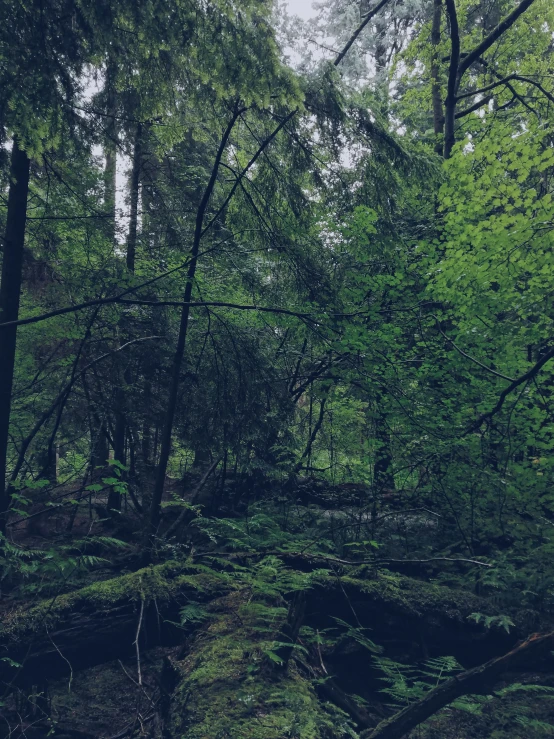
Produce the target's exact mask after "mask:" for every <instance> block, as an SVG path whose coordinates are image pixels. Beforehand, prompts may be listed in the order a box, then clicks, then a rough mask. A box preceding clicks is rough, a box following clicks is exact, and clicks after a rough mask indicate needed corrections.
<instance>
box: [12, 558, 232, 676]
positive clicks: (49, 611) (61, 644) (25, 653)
mask: <svg viewBox="0 0 554 739" xmlns="http://www.w3.org/2000/svg"><path fill="white" fill-rule="evenodd" d="M231 587H232V585H231V584H230V583H229V581H228V579H226V578H225V577H224V576H223V575H220V574H219V573H217V572H215V571H209V570H207V568H204V567H202V566H200V565H194V564H189V563H176V562H168V563H166V564H163V565H158V566H155V567H147V568H144V569H142V570H138V571H137V572H134V573H131V574H127V575H121V576H120V577H117V578H113V579H111V580H104V581H102V582H98V583H94V584H92V585H89V586H87V587H85V588H81V589H79V590H76V591H74V592H73V593H66V594H63V595H57V596H54V597H52V598H49V599H46V600H42V601H39V602H38V603H36V604H35V605H32V606H30V607H29V606H20V607H17V608H14V609H12V610H10V611H7V612H4V613H3V614H2V619H1V625H0V658H4V657H7V658H8V659H7V660H4V659H0V684H1V683H3V684H4V685H5V686H6V687H8V688H9V687H10V686H11V687H13V686H17V685H28V684H30V682H32V684H38V683H40V682H41V681H42V680H46V679H52V678H54V679H55V678H57V677H62V676H64V675H67V674H70V673H71V672H72V671H73V670H80V669H84V668H86V667H92V666H94V665H98V664H102V663H103V662H107V661H109V660H112V659H116V658H119V657H126V656H128V655H129V654H132V653H133V652H134V651H135V648H136V647H135V646H134V643H135V641H136V640H137V628H138V626H139V618H140V613H141V611H142V613H143V619H142V622H141V624H140V626H141V628H140V633H139V634H138V637H139V638H140V644H141V646H142V647H151V646H156V645H158V644H172V643H177V642H178V641H181V640H182V638H183V632H182V630H181V629H179V628H178V627H177V626H176V625H175V622H178V620H179V609H180V608H181V607H182V606H183V605H184V604H185V603H187V602H188V601H190V600H193V601H196V602H202V601H204V602H205V601H207V600H210V599H213V598H215V597H217V596H218V595H221V594H222V593H224V592H227V591H228V590H229V589H231Z"/></svg>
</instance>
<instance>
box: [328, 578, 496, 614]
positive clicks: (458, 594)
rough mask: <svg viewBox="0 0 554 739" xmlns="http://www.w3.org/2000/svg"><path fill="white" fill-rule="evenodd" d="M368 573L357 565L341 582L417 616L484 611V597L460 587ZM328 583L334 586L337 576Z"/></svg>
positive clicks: (372, 598)
mask: <svg viewBox="0 0 554 739" xmlns="http://www.w3.org/2000/svg"><path fill="white" fill-rule="evenodd" d="M368 574H369V573H367V571H366V569H364V568H361V567H360V568H358V569H357V570H356V571H354V573H353V574H352V575H349V576H343V577H342V578H341V583H342V586H343V587H347V588H348V587H350V588H352V590H355V591H357V592H359V593H365V594H366V595H368V596H370V598H371V600H374V601H375V603H381V604H383V605H384V606H387V607H388V608H389V609H390V608H392V609H394V610H396V611H400V612H402V613H405V614H406V615H409V616H413V617H416V618H421V617H422V616H425V615H428V614H431V613H435V612H436V613H440V614H441V616H442V617H443V618H444V617H446V618H448V619H453V620H456V621H463V620H464V619H466V618H467V616H468V615H469V614H470V613H473V612H475V611H479V612H483V613H486V612H487V602H486V600H485V599H483V598H479V597H478V596H475V595H473V594H472V593H467V592H464V591H463V590H454V589H451V588H447V587H444V586H442V585H435V584H434V583H428V582H425V581H423V580H416V579H414V578H411V577H403V576H399V575H393V574H390V573H386V572H379V573H377V574H375V572H374V571H373V572H372V573H371V575H370V578H368V579H366V577H368ZM329 584H330V585H332V586H334V587H336V586H337V585H336V578H334V581H330V583H329ZM493 610H495V609H493Z"/></svg>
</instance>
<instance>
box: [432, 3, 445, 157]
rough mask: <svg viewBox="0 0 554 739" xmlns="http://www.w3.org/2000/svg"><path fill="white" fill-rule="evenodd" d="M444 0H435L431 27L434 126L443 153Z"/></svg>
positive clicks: (438, 149) (438, 145)
mask: <svg viewBox="0 0 554 739" xmlns="http://www.w3.org/2000/svg"><path fill="white" fill-rule="evenodd" d="M441 21H442V0H434V3H433V25H432V27H431V45H432V47H433V54H432V57H431V96H432V99H433V126H434V129H435V134H436V137H437V143H436V145H435V151H436V152H437V154H442V151H443V144H442V141H441V140H440V136H441V135H442V134H443V133H444V108H443V104H442V93H441V83H440V59H439V56H440V43H441Z"/></svg>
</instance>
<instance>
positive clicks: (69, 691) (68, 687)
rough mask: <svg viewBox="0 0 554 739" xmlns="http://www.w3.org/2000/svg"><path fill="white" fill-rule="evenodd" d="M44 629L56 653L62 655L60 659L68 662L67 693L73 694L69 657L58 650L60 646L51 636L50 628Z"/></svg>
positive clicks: (71, 668) (71, 669)
mask: <svg viewBox="0 0 554 739" xmlns="http://www.w3.org/2000/svg"><path fill="white" fill-rule="evenodd" d="M44 628H45V629H46V634H47V635H48V638H49V639H50V641H51V642H52V645H53V647H54V649H55V650H56V652H57V653H58V654H59V655H60V657H61V658H62V659H63V661H64V662H67V664H68V665H69V683H68V684H67V692H68V693H71V683H72V682H73V667H72V666H71V662H70V661H69V660H68V659H67V657H64V655H63V654H62V653H61V652H60V650H59V648H58V645H57V644H56V642H55V641H54V640H53V639H52V637H51V636H50V632H49V631H48V627H47V626H46V625H45V627H44Z"/></svg>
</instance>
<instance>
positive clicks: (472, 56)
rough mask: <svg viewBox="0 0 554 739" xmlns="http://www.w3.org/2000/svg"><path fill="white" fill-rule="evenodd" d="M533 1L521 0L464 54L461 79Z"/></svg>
mask: <svg viewBox="0 0 554 739" xmlns="http://www.w3.org/2000/svg"><path fill="white" fill-rule="evenodd" d="M452 1H453V0H447V3H448V2H452ZM534 2H535V0H522V2H521V3H520V4H519V5H518V6H517V8H515V10H513V11H512V12H511V13H510V14H509V15H507V16H506V18H504V20H502V21H500V23H499V24H498V25H497V26H496V28H495V29H494V30H493V31H491V33H489V35H488V36H487V37H486V38H485V39H483V41H481V43H480V44H479V45H478V46H476V47H475V48H474V49H473V51H470V52H469V54H467V56H464V58H463V59H462V61H461V63H460V67H459V71H458V76H459V78H460V79H461V78H462V75H463V74H464V73H465V72H466V70H467V69H469V67H471V65H472V64H473V62H474V61H476V60H477V59H478V58H479V57H480V56H481V55H482V54H484V53H485V52H486V51H487V49H489V48H490V47H491V46H492V45H493V44H494V42H495V41H496V40H497V39H499V38H500V36H502V34H503V33H506V31H507V30H508V29H509V28H511V27H512V26H513V24H514V23H515V22H516V21H517V19H518V18H519V17H520V16H521V15H523V13H525V11H526V10H528V9H529V8H530V7H531V5H532V4H533V3H534Z"/></svg>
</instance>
